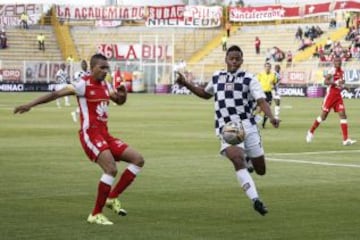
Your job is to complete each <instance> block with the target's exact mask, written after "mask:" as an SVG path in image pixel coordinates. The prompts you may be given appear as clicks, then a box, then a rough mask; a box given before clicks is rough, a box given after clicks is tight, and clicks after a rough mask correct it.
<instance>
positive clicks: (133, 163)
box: [106, 137, 144, 216]
mask: <svg viewBox="0 0 360 240" xmlns="http://www.w3.org/2000/svg"><path fill="white" fill-rule="evenodd" d="M111 139H112V140H110V141H109V144H110V146H111V151H112V154H113V156H114V158H115V160H116V161H124V162H127V163H129V165H128V166H127V168H126V169H125V170H124V172H123V173H122V175H121V176H120V179H119V181H118V182H117V183H116V184H115V186H114V187H113V189H112V190H111V192H110V194H109V196H108V200H107V201H106V206H107V207H109V208H111V209H112V210H113V211H114V212H115V213H117V214H119V215H122V216H124V215H126V214H127V212H126V211H125V210H124V209H122V208H121V203H120V201H119V200H118V197H119V195H120V194H121V193H123V192H124V191H125V190H126V189H127V188H128V187H129V186H130V184H131V183H132V182H133V181H134V180H135V178H136V176H137V175H138V174H139V173H140V171H141V169H142V167H143V166H144V159H143V157H142V156H141V154H140V153H138V152H137V151H136V150H134V149H132V148H131V147H129V146H128V145H127V144H125V143H123V142H122V141H121V140H120V139H115V138H112V137H111Z"/></svg>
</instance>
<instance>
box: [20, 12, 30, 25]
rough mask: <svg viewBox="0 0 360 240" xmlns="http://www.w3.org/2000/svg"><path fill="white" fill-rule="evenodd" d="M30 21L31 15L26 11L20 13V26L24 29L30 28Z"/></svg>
mask: <svg viewBox="0 0 360 240" xmlns="http://www.w3.org/2000/svg"><path fill="white" fill-rule="evenodd" d="M28 21H29V16H28V15H27V13H26V12H23V13H22V14H21V15H20V27H23V28H24V29H29V25H28Z"/></svg>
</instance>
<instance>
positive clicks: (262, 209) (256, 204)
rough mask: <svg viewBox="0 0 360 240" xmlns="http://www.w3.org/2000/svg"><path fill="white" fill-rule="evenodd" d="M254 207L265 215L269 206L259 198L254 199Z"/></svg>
mask: <svg viewBox="0 0 360 240" xmlns="http://www.w3.org/2000/svg"><path fill="white" fill-rule="evenodd" d="M254 209H255V211H257V212H258V213H260V214H261V215H262V216H265V214H267V213H268V210H267V208H266V207H265V205H264V204H263V203H262V202H261V201H260V200H259V199H258V198H256V199H254Z"/></svg>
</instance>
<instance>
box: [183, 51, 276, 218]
mask: <svg viewBox="0 0 360 240" xmlns="http://www.w3.org/2000/svg"><path fill="white" fill-rule="evenodd" d="M225 62H226V64H227V71H218V72H216V73H214V75H213V77H212V79H211V80H210V81H209V82H208V84H207V85H206V86H205V87H200V86H196V85H195V84H193V83H192V82H190V81H187V80H186V78H185V76H184V75H183V74H180V73H178V77H177V83H178V84H180V85H183V86H185V87H187V88H188V89H189V90H190V91H191V92H192V93H194V94H195V95H196V96H198V97H200V98H203V99H210V98H211V97H214V100H215V101H214V107H215V114H214V115H215V130H216V131H215V132H216V135H217V136H218V137H219V139H220V143H221V144H220V145H221V147H220V153H221V154H222V155H223V156H225V157H227V158H228V159H229V160H230V161H231V162H232V164H233V165H234V168H235V172H236V177H237V179H238V181H239V183H240V185H241V187H242V189H243V190H244V192H245V193H246V195H247V196H248V198H250V199H251V200H252V202H253V207H254V209H255V210H256V211H257V212H259V213H260V214H261V215H265V214H266V213H267V212H268V210H267V208H266V207H265V205H264V204H263V203H262V201H260V199H259V194H258V192H257V190H256V186H255V183H254V181H253V179H252V177H251V175H250V174H249V172H248V171H247V166H246V162H245V154H246V155H247V156H248V157H249V158H250V159H251V161H252V163H253V166H254V170H255V172H256V173H257V174H259V175H264V174H265V172H266V167H265V156H264V149H263V147H262V143H261V137H260V134H259V130H258V128H257V126H256V122H255V119H254V115H253V108H254V106H255V104H257V105H258V106H259V107H260V108H261V110H262V111H263V112H264V113H265V114H266V115H267V116H268V117H269V119H270V122H271V123H272V125H273V126H274V127H275V128H277V127H279V120H278V119H276V118H275V117H274V116H273V114H272V112H271V109H270V106H269V104H268V103H267V102H266V100H265V94H264V92H263V90H262V88H261V85H260V83H259V81H258V80H257V79H256V77H254V75H252V74H249V73H247V72H245V71H243V70H241V69H240V67H241V64H242V63H243V52H242V50H241V49H240V47H238V46H231V47H230V48H228V50H227V51H226V57H225ZM228 122H238V123H242V125H243V127H244V130H245V139H244V142H242V143H240V144H237V145H230V144H228V143H226V142H225V141H224V139H223V138H222V134H221V131H222V128H223V127H224V126H225V124H226V123H228Z"/></svg>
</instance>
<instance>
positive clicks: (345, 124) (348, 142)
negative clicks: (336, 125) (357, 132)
mask: <svg viewBox="0 0 360 240" xmlns="http://www.w3.org/2000/svg"><path fill="white" fill-rule="evenodd" d="M343 106H344V105H343V104H341V105H340V106H339V108H337V109H335V111H337V110H340V111H338V114H339V118H340V128H341V132H342V136H343V145H344V146H349V145H353V144H354V143H356V140H352V139H350V138H349V134H348V121H347V116H346V112H345V108H344V107H343Z"/></svg>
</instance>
